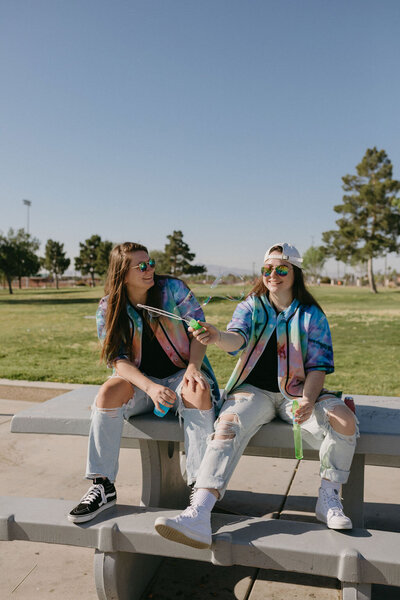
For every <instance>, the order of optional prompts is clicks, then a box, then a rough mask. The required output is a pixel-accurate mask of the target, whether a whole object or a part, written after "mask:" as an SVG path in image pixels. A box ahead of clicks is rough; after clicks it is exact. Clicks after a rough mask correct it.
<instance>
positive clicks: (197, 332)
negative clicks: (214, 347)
mask: <svg viewBox="0 0 400 600" xmlns="http://www.w3.org/2000/svg"><path fill="white" fill-rule="evenodd" d="M197 322H198V323H199V325H201V329H193V327H189V331H190V333H192V334H193V337H194V338H196V340H197V341H198V342H200V343H201V344H204V346H208V345H209V344H215V343H216V342H218V340H219V339H220V331H219V329H217V328H216V327H214V325H210V323H205V322H203V321H197Z"/></svg>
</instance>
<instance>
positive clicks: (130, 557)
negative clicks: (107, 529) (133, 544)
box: [94, 550, 162, 600]
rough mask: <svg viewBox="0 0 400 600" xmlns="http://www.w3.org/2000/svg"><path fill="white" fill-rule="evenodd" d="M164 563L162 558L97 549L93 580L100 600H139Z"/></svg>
mask: <svg viewBox="0 0 400 600" xmlns="http://www.w3.org/2000/svg"><path fill="white" fill-rule="evenodd" d="M161 560H162V558H161V557H160V556H151V555H147V554H134V553H132V552H100V551H99V550H96V552H95V555H94V579H95V584H96V591H97V596H98V598H99V600H140V598H141V596H142V594H143V593H144V591H145V590H146V587H147V586H148V585H149V583H150V581H151V580H152V578H153V577H154V575H155V574H156V572H157V569H158V567H159V565H160V563H161Z"/></svg>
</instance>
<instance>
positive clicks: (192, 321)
mask: <svg viewBox="0 0 400 600" xmlns="http://www.w3.org/2000/svg"><path fill="white" fill-rule="evenodd" d="M189 325H190V327H191V328H192V329H196V330H197V329H202V326H201V325H200V323H198V322H197V321H196V319H190V321H189Z"/></svg>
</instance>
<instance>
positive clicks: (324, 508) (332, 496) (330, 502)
mask: <svg viewBox="0 0 400 600" xmlns="http://www.w3.org/2000/svg"><path fill="white" fill-rule="evenodd" d="M315 515H316V517H317V519H318V520H319V521H322V522H323V523H326V524H327V525H328V527H329V529H351V528H352V527H353V524H352V522H351V520H350V519H349V517H346V515H345V514H344V512H343V505H342V503H341V501H340V498H339V492H338V490H336V489H334V488H326V489H325V488H322V487H320V488H319V495H318V500H317V505H316V507H315Z"/></svg>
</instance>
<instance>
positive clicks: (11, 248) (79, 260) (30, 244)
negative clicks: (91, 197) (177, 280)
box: [0, 229, 206, 294]
mask: <svg viewBox="0 0 400 600" xmlns="http://www.w3.org/2000/svg"><path fill="white" fill-rule="evenodd" d="M167 239H168V242H167V243H166V244H165V248H164V251H161V250H153V251H152V252H151V255H152V257H153V258H155V260H156V262H157V270H158V272H160V273H165V274H172V275H175V276H177V277H179V276H181V275H185V274H190V275H197V274H200V273H205V272H206V267H205V266H204V265H193V264H191V263H192V261H193V260H194V258H195V254H194V253H193V252H191V251H190V248H189V246H188V244H187V243H186V242H185V241H184V239H183V233H182V231H179V230H177V231H173V233H172V234H171V235H168V236H167ZM113 246H114V243H113V242H110V241H108V240H102V239H101V237H100V236H99V235H92V236H91V237H90V238H88V239H86V240H85V241H84V242H80V243H79V256H76V257H75V259H74V261H75V269H76V270H77V271H80V273H81V274H82V275H89V276H90V280H91V285H92V286H95V277H96V275H97V276H100V277H102V276H104V275H105V274H106V272H107V269H108V263H109V256H110V252H111V250H112V248H113ZM39 247H40V242H39V240H38V239H37V238H35V237H32V236H31V235H30V234H29V233H27V232H26V231H25V230H24V229H18V230H17V231H14V230H13V229H10V230H9V232H8V234H7V235H0V273H2V275H3V277H4V278H5V279H6V281H7V284H8V289H9V292H10V294H12V293H13V290H12V282H13V280H14V279H18V281H19V287H21V280H22V277H30V276H33V275H37V274H38V272H39V271H40V269H42V268H43V269H45V270H46V271H48V272H49V273H50V274H51V275H52V276H53V278H54V280H55V282H56V287H57V289H58V287H59V278H60V277H61V276H62V275H63V274H64V273H65V271H66V270H67V269H68V267H69V266H70V264H71V261H70V259H69V258H67V256H66V252H65V250H64V244H63V243H61V242H57V241H55V240H52V239H49V240H47V242H46V246H45V254H44V256H39V255H38V254H37V252H38V250H39Z"/></svg>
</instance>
